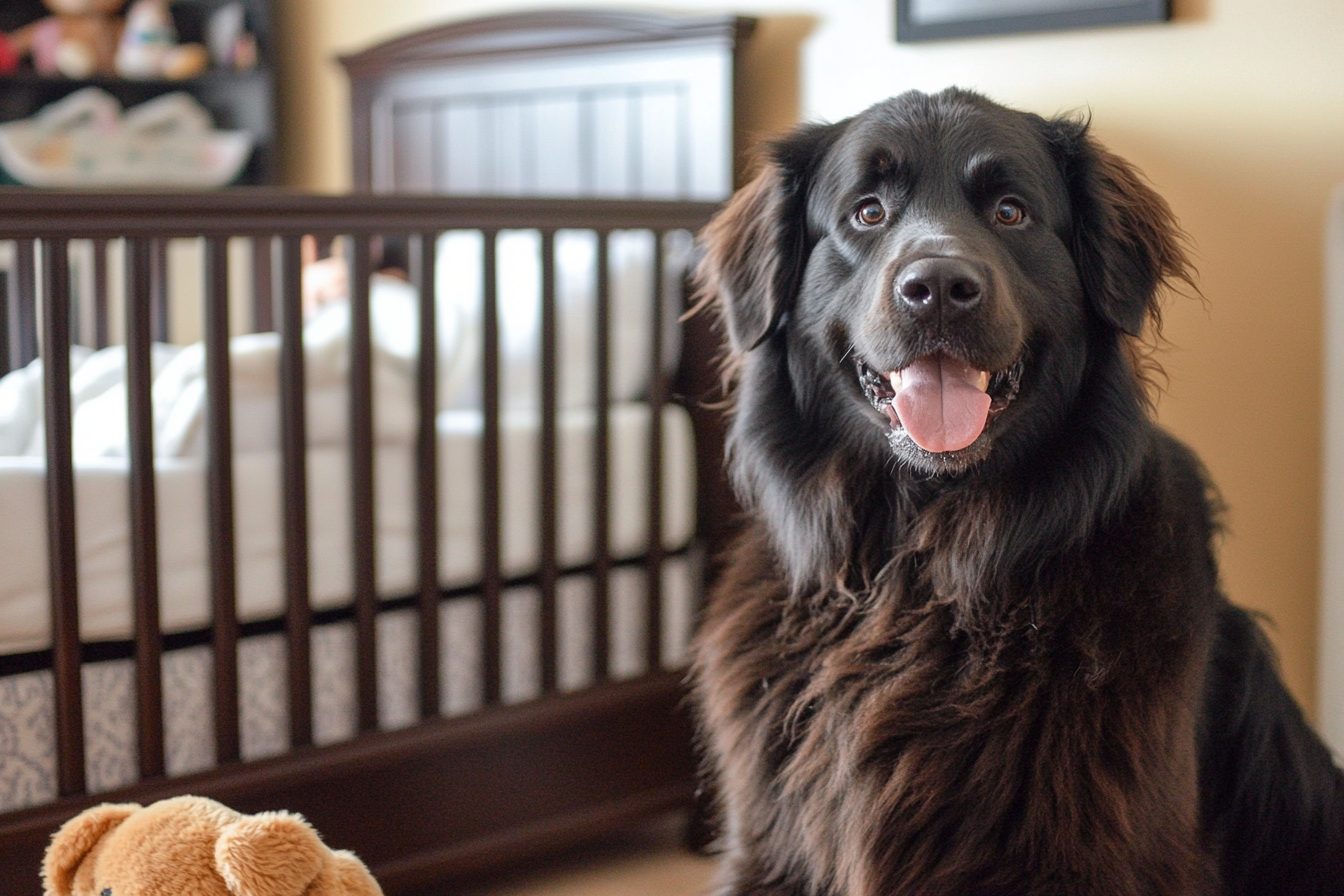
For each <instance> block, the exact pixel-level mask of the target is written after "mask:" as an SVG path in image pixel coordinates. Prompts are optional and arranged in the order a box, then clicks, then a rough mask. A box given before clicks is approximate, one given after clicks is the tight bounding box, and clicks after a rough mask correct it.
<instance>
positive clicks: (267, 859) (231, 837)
mask: <svg viewBox="0 0 1344 896" xmlns="http://www.w3.org/2000/svg"><path fill="white" fill-rule="evenodd" d="M326 851H327V848H326V847H325V846H324V845H323V844H322V841H321V840H320V839H318V836H317V832H316V831H314V830H313V829H312V827H311V826H310V825H309V824H308V822H306V821H304V819H303V816H301V815H295V814H293V813H291V812H261V813H259V814H257V815H249V816H247V817H246V818H243V819H240V820H238V821H235V822H233V823H231V824H227V825H225V826H224V827H223V829H222V830H221V831H220V834H219V839H218V840H217V841H216V842H215V867H216V869H217V870H218V871H219V874H220V876H221V877H223V878H224V883H225V884H226V885H227V886H228V888H229V892H230V893H232V894H233V896H301V894H303V893H305V892H306V891H307V889H308V887H309V885H310V884H311V883H312V882H313V880H314V879H315V878H316V877H317V875H318V873H319V872H320V871H321V870H322V863H323V858H324V856H325V855H326Z"/></svg>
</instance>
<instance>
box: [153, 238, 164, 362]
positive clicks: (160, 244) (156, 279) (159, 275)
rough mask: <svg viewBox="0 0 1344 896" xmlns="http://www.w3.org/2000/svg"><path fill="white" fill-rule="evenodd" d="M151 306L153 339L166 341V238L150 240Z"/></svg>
mask: <svg viewBox="0 0 1344 896" xmlns="http://www.w3.org/2000/svg"><path fill="white" fill-rule="evenodd" d="M150 246H151V247H152V248H151V253H150V268H149V270H150V283H151V287H150V288H151V307H152V309H153V310H152V312H151V314H152V315H153V316H152V317H151V320H152V321H153V322H154V341H155V342H167V341H168V240H166V239H162V238H157V239H154V240H151V241H150Z"/></svg>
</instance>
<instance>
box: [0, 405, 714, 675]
mask: <svg viewBox="0 0 1344 896" xmlns="http://www.w3.org/2000/svg"><path fill="white" fill-rule="evenodd" d="M610 419H611V436H610V457H611V468H610V476H611V478H610V483H611V487H610V515H609V526H610V544H611V553H612V555H613V556H614V557H617V558H622V557H631V556H635V555H637V554H639V553H640V552H642V551H643V550H644V549H645V548H646V546H647V533H648V520H647V507H648V491H649V486H648V472H647V471H648V453H649V452H648V432H649V426H648V424H649V409H648V406H647V405H646V404H640V403H625V404H618V405H614V406H612V410H611V417H610ZM593 422H594V413H593V411H592V410H591V409H583V408H578V409H570V410H564V411H562V412H560V414H559V424H558V426H559V460H558V473H559V493H558V495H557V502H556V503H557V511H558V517H559V525H558V541H559V548H558V549H559V555H560V562H561V564H562V565H563V566H574V565H577V564H581V563H584V562H587V561H588V560H590V559H591V558H592V521H593V520H592V510H591V508H592V483H593V476H592V472H593V471H592V460H591V459H592V456H593V448H592V444H593V441H592V440H593ZM480 432H481V415H480V414H479V412H476V411H470V410H465V411H462V410H459V411H444V412H442V413H440V415H439V417H438V435H439V439H438V444H439V452H438V454H439V482H440V495H439V507H440V514H439V532H440V543H439V550H440V563H439V576H440V583H441V584H442V585H443V586H444V587H455V586H462V585H470V584H472V583H474V582H477V581H478V580H479V577H480V569H481V563H480V530H479V527H480V522H479V521H480V503H479V502H480V491H479V489H480V476H479V470H480V454H479V451H480ZM538 432H539V428H538V424H537V419H536V417H535V415H533V414H510V415H505V416H504V417H503V418H502V419H501V455H502V456H501V475H500V480H501V486H502V508H501V510H502V513H501V516H502V519H503V526H502V528H503V531H502V533H501V534H502V540H501V546H502V547H501V550H502V563H503V569H504V574H505V575H506V576H512V575H519V574H525V573H527V572H529V571H532V570H534V569H535V567H536V564H537V561H538V556H539V529H540V525H539V523H540V520H539V514H538V498H537V495H538V493H539V461H538V458H539V450H538ZM663 452H664V460H663V482H662V488H663V520H662V527H663V544H664V547H665V548H668V549H675V548H678V547H680V546H682V545H684V544H685V543H686V542H687V540H688V539H689V538H690V537H691V534H692V532H693V530H694V518H695V507H694V483H695V468H694V447H693V441H692V433H691V425H690V419H689V416H688V415H687V413H686V411H685V410H684V409H683V408H681V407H678V406H675V405H668V406H666V407H665V408H664V411H663ZM375 466H376V480H377V481H376V486H375V488H376V496H377V497H376V510H375V518H376V526H377V541H376V546H377V547H376V561H377V582H378V588H379V592H380V594H381V595H382V596H383V597H396V596H400V595H405V594H409V593H411V592H413V591H414V590H415V587H416V580H415V576H416V568H417V561H416V556H417V552H416V528H415V502H414V495H415V488H414V476H415V473H414V469H415V468H414V455H413V446H412V445H411V444H409V443H406V442H404V441H395V442H393V441H383V442H380V443H379V444H378V445H377V446H376V449H375ZM155 479H156V488H157V498H158V529H159V570H160V572H159V575H160V592H161V593H160V616H161V623H162V626H163V629H164V631H165V632H178V631H186V630H191V629H194V628H201V627H204V626H205V625H206V624H207V623H208V620H209V618H210V611H209V553H208V547H207V545H208V541H207V524H206V485H205V468H204V465H203V462H202V460H201V459H200V458H197V457H188V458H181V459H160V461H159V463H158V468H157V474H156V477H155ZM348 481H349V476H348V473H347V466H346V453H345V451H344V449H342V448H337V447H331V446H322V447H314V448H311V449H310V450H309V452H308V483H309V485H308V488H309V511H308V523H309V545H310V585H311V597H312V603H313V606H314V607H315V608H317V609H325V608H330V607H337V606H342V605H345V604H347V603H348V602H349V596H350V593H351V584H350V583H351V564H350V547H349V545H350V535H349V510H348V507H349V490H348V485H347V483H348ZM280 482H281V478H280V459H279V455H278V454H277V453H275V452H273V451H258V452H248V453H243V454H238V455H235V458H234V500H235V532H236V555H237V583H238V609H239V616H240V618H241V619H242V620H243V621H251V620H257V619H264V618H268V617H274V616H277V615H279V614H280V613H281V612H282V608H283V606H284V567H283V562H284V557H283V553H282V552H283V543H284V542H283V538H282V531H283V528H282V522H283V520H282V514H281V486H280ZM44 490H45V474H44V471H43V465H42V460H41V458H34V457H0V508H3V512H0V557H4V558H5V562H4V563H3V564H0V654H11V653H18V652H23V651H30V650H38V649H42V648H45V647H47V646H49V645H50V643H51V635H50V615H51V613H50V608H49V602H48V597H47V575H48V572H47V550H46V537H47V536H46V510H45V508H46V498H45V491H44ZM75 495H76V508H77V521H76V537H77V542H78V565H79V584H80V631H81V637H82V638H83V639H84V640H85V641H96V640H110V639H124V638H128V637H130V636H131V632H132V625H131V620H132V608H131V600H130V594H131V588H130V544H129V513H128V498H127V466H126V462H125V460H122V459H116V458H109V459H99V460H96V461H89V462H85V463H81V464H80V465H79V466H78V467H77V469H76V483H75Z"/></svg>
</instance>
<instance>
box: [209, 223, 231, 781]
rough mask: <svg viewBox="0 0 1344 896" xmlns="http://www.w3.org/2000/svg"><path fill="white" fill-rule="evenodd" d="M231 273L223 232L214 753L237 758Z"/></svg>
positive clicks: (216, 273)
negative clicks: (230, 335)
mask: <svg viewBox="0 0 1344 896" xmlns="http://www.w3.org/2000/svg"><path fill="white" fill-rule="evenodd" d="M228 277H229V275H228V259H227V246H226V245H225V239H224V238H223V237H218V236H212V237H208V238H207V239H206V240H205V340H204V342H205V383H206V385H205V389H206V421H207V422H206V458H207V477H208V482H209V485H208V486H207V495H208V499H209V500H208V508H209V510H208V515H209V530H210V535H209V538H210V601H211V607H212V619H211V626H212V632H213V635H214V639H213V642H214V663H215V690H214V695H215V758H216V761H217V762H219V763H220V764H221V765H223V764H225V763H229V762H236V761H238V757H239V736H238V582H237V560H236V556H237V555H236V550H235V543H234V538H235V533H234V512H233V398H232V389H231V385H230V383H231V380H230V369H229V278H228Z"/></svg>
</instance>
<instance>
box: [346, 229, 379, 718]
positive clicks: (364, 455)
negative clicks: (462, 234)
mask: <svg viewBox="0 0 1344 896" xmlns="http://www.w3.org/2000/svg"><path fill="white" fill-rule="evenodd" d="M347 245H348V246H349V247H350V256H349V265H350V513H351V521H350V523H351V524H350V536H351V560H352V563H353V570H352V571H353V581H354V586H355V589H354V590H355V632H356V634H355V640H356V645H357V648H356V649H357V661H356V669H357V673H356V674H357V676H358V678H357V681H358V693H359V730H360V731H375V730H377V728H378V657H377V622H378V618H377V617H378V593H377V588H378V583H377V579H376V570H377V563H376V558H375V555H374V549H375V544H374V533H375V531H376V529H375V528H374V526H375V522H374V505H373V501H374V482H373V376H372V358H373V353H372V345H371V342H370V325H369V274H370V270H369V268H370V264H369V251H370V247H369V237H368V236H367V235H362V234H361V235H356V236H354V237H352V238H351V239H350V240H349V241H348V243H347Z"/></svg>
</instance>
